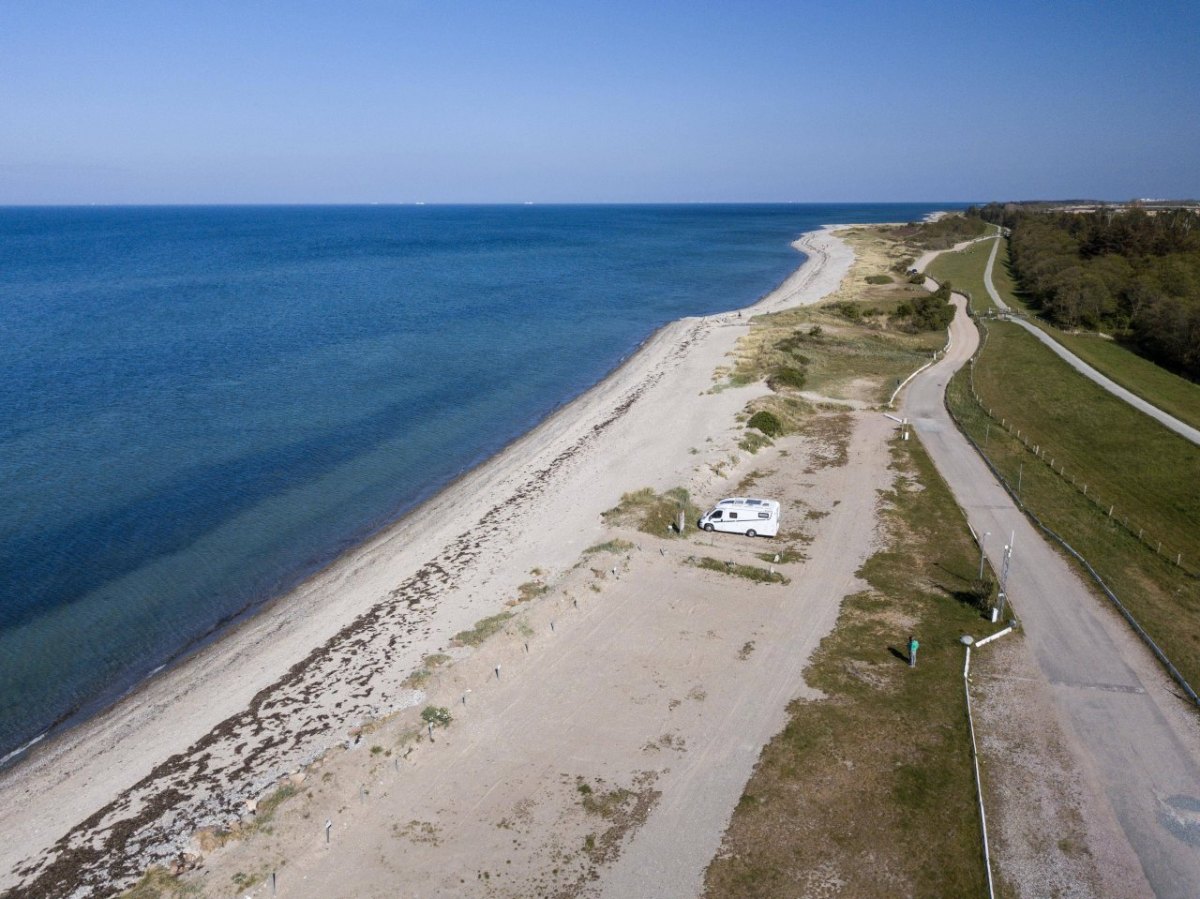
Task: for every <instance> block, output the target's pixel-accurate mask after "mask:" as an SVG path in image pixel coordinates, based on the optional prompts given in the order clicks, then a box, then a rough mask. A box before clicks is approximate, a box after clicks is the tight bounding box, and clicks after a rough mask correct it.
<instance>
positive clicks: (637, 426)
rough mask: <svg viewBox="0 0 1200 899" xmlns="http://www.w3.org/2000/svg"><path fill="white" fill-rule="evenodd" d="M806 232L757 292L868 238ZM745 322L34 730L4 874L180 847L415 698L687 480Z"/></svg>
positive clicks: (632, 377)
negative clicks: (686, 461)
mask: <svg viewBox="0 0 1200 899" xmlns="http://www.w3.org/2000/svg"><path fill="white" fill-rule="evenodd" d="M796 246H797V247H798V248H800V249H802V250H804V251H805V252H806V253H808V254H809V258H808V260H807V261H806V262H805V263H804V264H803V265H801V266H800V267H799V268H798V269H797V270H796V271H795V272H794V273H793V274H792V275H790V276H789V277H788V278H787V279H785V281H784V282H783V283H782V284H781V285H779V287H778V288H776V290H774V291H773V292H772V293H770V294H769V295H768V296H766V297H764V298H763V299H762V300H760V301H759V302H758V303H756V304H754V305H753V306H751V307H748V308H747V310H743V312H746V311H752V312H759V311H774V310H776V309H779V308H784V307H786V306H790V305H795V304H798V303H805V302H814V301H816V300H818V299H820V298H821V297H822V296H824V295H825V294H827V293H828V292H830V291H831V290H833V289H834V288H835V287H836V286H837V284H838V283H839V282H840V280H841V278H842V276H843V275H844V274H845V271H846V270H847V269H848V267H849V263H850V261H851V258H852V254H851V252H850V251H849V249H848V248H846V247H845V245H844V244H842V243H841V242H840V241H838V240H837V239H836V238H835V237H834V236H833V235H832V234H831V233H830V231H829V230H828V229H826V230H823V231H817V232H811V233H809V234H807V235H805V236H804V237H802V238H801V239H800V240H799V241H797V243H796ZM747 327H748V316H747V317H745V318H743V317H742V314H741V313H739V312H736V311H735V312H730V313H725V314H722V315H719V316H710V317H708V318H705V319H684V320H681V321H677V322H674V323H672V324H670V325H668V326H666V327H664V328H663V329H661V330H660V331H659V332H658V333H656V334H655V335H653V336H652V337H651V338H650V339H649V340H647V342H646V343H645V344H644V345H643V346H642V348H641V349H640V350H639V351H638V352H637V353H635V354H634V355H633V356H631V357H630V358H629V359H628V360H626V362H625V363H624V364H623V365H621V366H620V367H619V368H618V369H617V370H615V371H614V372H613V373H612V374H611V375H610V376H609V377H608V378H606V379H605V380H604V381H602V382H601V383H599V384H597V385H596V386H595V387H593V388H592V389H591V390H589V391H588V392H587V393H585V394H584V395H582V396H581V397H579V398H578V399H576V400H575V401H573V402H572V403H570V404H568V405H567V406H565V407H563V408H562V409H560V410H558V411H557V412H555V413H554V414H552V415H551V416H550V417H549V418H548V419H547V420H546V421H544V422H543V423H542V424H541V425H539V426H538V427H537V428H535V429H534V430H533V431H531V432H530V433H529V434H527V435H525V436H524V437H522V438H520V439H519V440H517V441H516V442H514V443H513V444H512V445H510V446H509V447H507V448H506V449H505V450H504V451H503V452H501V453H500V454H498V455H497V456H495V457H493V458H492V459H490V460H489V461H487V462H485V463H484V464H482V465H481V466H479V467H478V468H476V469H474V470H473V471H471V472H469V473H468V474H466V475H465V476H463V477H462V478H461V479H460V480H459V481H457V482H455V483H454V484H452V485H451V486H449V487H448V488H447V489H446V490H445V491H443V492H442V493H440V494H439V495H438V496H436V497H434V498H433V499H431V500H429V501H428V502H426V503H425V504H424V505H422V506H420V507H419V508H418V509H416V510H414V512H412V513H411V514H410V515H408V516H406V517H405V518H404V519H403V520H401V521H400V522H398V523H396V524H395V525H393V526H392V527H390V528H388V529H387V530H385V531H383V532H381V533H380V534H378V535H377V536H375V537H374V538H372V539H371V540H369V541H367V542H366V543H365V544H363V545H362V546H360V547H358V548H356V549H353V550H351V551H349V552H348V553H346V554H345V555H344V556H343V557H341V558H340V559H339V560H337V561H336V562H335V563H334V564H333V565H331V566H329V567H328V568H326V569H325V570H323V571H321V572H319V573H318V574H317V575H315V576H313V577H312V578H310V579H309V580H307V581H306V582H305V583H303V584H302V585H300V587H298V588H297V589H296V590H294V591H292V592H291V593H290V594H288V595H287V596H285V597H282V598H281V599H279V600H277V601H275V602H274V603H272V604H271V605H270V606H268V607H267V608H266V609H264V610H262V611H261V612H259V613H258V614H257V615H255V616H254V617H253V618H251V619H250V620H247V621H246V622H244V623H242V624H241V625H239V626H238V627H236V628H235V629H233V630H232V631H231V632H230V633H229V634H228V635H226V636H225V637H223V638H222V639H220V640H218V641H216V642H215V643H213V644H211V645H210V646H208V647H206V648H205V649H204V650H202V651H201V652H199V653H197V654H196V655H195V656H193V657H192V658H190V659H187V660H185V661H184V662H182V663H181V664H179V665H178V666H176V667H175V668H173V669H171V670H169V671H167V672H165V673H164V674H162V675H161V676H160V677H158V678H156V679H154V680H152V681H151V682H149V683H147V684H145V685H144V686H143V687H142V688H140V689H139V690H137V691H136V692H134V693H133V694H132V695H130V696H128V697H126V698H125V699H124V700H123V701H122V702H120V703H119V704H118V705H117V706H115V707H114V708H113V709H111V710H109V711H108V712H106V713H104V714H102V715H101V716H99V717H98V718H96V719H94V720H92V721H89V722H87V723H85V724H83V725H81V726H79V727H77V728H75V729H74V730H71V731H68V732H66V733H64V734H62V735H60V736H58V737H56V738H55V739H53V740H50V741H48V742H47V743H46V744H45V745H39V746H38V747H36V749H35V751H34V752H33V753H31V757H30V758H28V759H26V760H24V761H22V762H21V763H19V764H18V765H16V766H15V767H14V768H12V769H11V770H10V771H8V772H5V773H4V775H3V777H2V778H0V801H3V802H5V804H6V807H9V808H25V809H29V810H31V811H32V812H34V816H33V817H34V818H36V822H37V823H36V826H34V827H31V828H30V829H29V830H28V831H27V832H26V833H23V834H21V835H20V836H19V837H18V838H16V839H13V840H11V841H9V842H8V843H7V844H6V846H5V849H4V861H5V862H6V864H4V866H3V869H4V871H5V872H6V873H5V875H4V880H2V881H0V889H2V888H11V887H15V886H17V885H18V884H23V883H29V882H30V881H31V879H35V878H37V877H38V875H39V874H41V873H45V872H52V871H58V872H60V873H61V874H62V875H64V876H65V875H67V873H68V872H72V871H73V872H76V875H75V876H78V877H81V878H83V881H84V882H85V883H87V882H90V883H91V884H92V885H93V886H95V885H98V884H100V883H103V882H104V881H105V880H106V879H108V878H111V877H112V876H119V875H120V874H121V873H123V872H127V871H128V869H129V866H130V865H133V866H135V867H136V866H137V865H144V864H147V863H149V862H150V861H152V860H154V859H155V858H161V857H166V856H167V855H170V854H171V853H172V852H173V851H177V849H178V846H179V841H180V840H181V839H183V838H184V837H185V836H186V834H187V833H189V832H190V831H191V830H193V829H194V828H195V827H197V826H201V825H203V824H205V823H211V822H212V821H219V820H222V819H223V816H224V817H228V815H229V813H230V810H231V809H232V808H234V807H235V806H236V805H237V804H238V803H239V802H240V801H241V800H242V799H243V798H246V797H248V796H251V795H254V794H256V793H257V792H260V791H261V789H262V788H263V786H264V785H266V784H268V783H271V782H273V781H274V780H275V779H277V778H278V776H279V775H280V774H281V773H283V772H286V771H288V770H294V769H295V768H297V767H298V766H300V765H302V764H304V763H306V762H307V761H310V760H311V759H312V758H314V757H316V756H318V755H320V754H321V753H322V752H324V751H325V750H326V749H328V748H329V747H330V746H332V745H336V744H338V743H340V742H343V741H345V740H346V738H347V735H348V733H349V730H350V729H351V728H353V727H354V726H355V725H357V724H360V723H361V722H362V721H364V720H367V719H370V718H374V717H378V716H380V715H384V714H387V713H388V712H389V711H392V710H394V709H397V708H402V707H404V706H405V705H406V704H410V703H411V702H412V701H413V695H412V691H406V690H405V688H404V687H403V686H402V683H401V682H402V681H403V679H404V678H405V676H406V675H407V673H408V672H409V671H410V670H412V668H413V667H414V666H415V665H416V664H417V663H418V662H419V660H420V659H421V658H422V656H423V655H424V654H426V653H429V652H432V651H435V650H437V649H439V648H441V647H442V646H444V644H445V643H446V641H447V639H448V637H449V635H450V634H453V633H455V632H456V631H458V630H461V629H464V628H466V627H469V626H470V624H471V623H472V622H473V621H475V620H476V619H478V618H480V617H484V616H486V615H489V614H494V613H495V612H496V611H497V609H498V607H499V604H500V602H501V600H502V599H503V597H505V596H506V595H510V594H511V593H512V592H513V591H515V589H516V587H517V585H518V584H519V583H520V582H521V581H523V580H525V579H526V578H527V572H528V571H529V570H530V569H531V568H533V567H542V568H548V569H551V570H555V569H561V568H563V567H565V566H569V565H570V564H572V563H573V561H574V560H575V559H576V558H577V557H578V555H579V553H580V552H581V551H582V549H583V548H585V547H587V546H588V545H590V543H591V542H593V540H592V538H593V537H595V536H596V535H597V534H598V533H599V519H598V516H599V513H600V512H601V511H603V510H604V509H606V508H609V507H611V506H612V505H614V504H615V502H616V500H617V499H618V498H619V496H620V494H621V493H622V492H623V491H624V490H627V489H630V488H631V487H632V486H640V485H642V484H648V485H650V486H655V487H658V488H662V487H667V486H671V484H672V481H673V479H674V477H675V475H676V472H677V469H678V467H679V460H680V459H681V458H686V454H687V450H688V448H689V446H692V445H694V444H696V443H701V442H703V441H704V440H705V439H707V438H709V437H715V436H719V435H721V434H723V433H724V432H726V431H727V430H728V424H729V422H730V421H731V419H732V417H733V415H734V414H735V413H736V411H738V409H740V407H741V405H742V404H743V402H744V400H743V399H742V398H741V397H739V396H738V395H737V392H736V391H729V392H725V393H721V394H706V393H704V392H703V391H704V388H706V387H707V386H708V385H709V384H710V383H711V376H712V372H713V370H714V369H715V368H716V367H717V366H718V365H720V364H721V361H722V360H723V358H724V356H725V355H726V354H727V353H728V352H729V351H730V350H731V349H732V346H733V344H734V342H735V341H736V339H737V338H738V337H739V336H740V335H741V334H743V333H744V332H745V330H746V328H747ZM667 420H670V421H671V425H670V427H669V428H665V427H663V422H664V421H667ZM535 521H537V522H546V521H549V522H553V525H552V526H551V527H549V528H547V527H544V526H537V527H531V523H532V522H535ZM168 811H170V814H166V815H164V813H165V812H168ZM81 821H82V822H85V823H83V824H80V823H79V822H81ZM116 821H123V822H125V825H124V826H122V827H121V828H118V829H117V830H116V832H114V830H113V828H112V827H111V825H112V823H115V822H116ZM97 846H99V847H100V849H99V851H97ZM114 865H116V866H117V868H114V867H113V866H114ZM121 866H124V867H121Z"/></svg>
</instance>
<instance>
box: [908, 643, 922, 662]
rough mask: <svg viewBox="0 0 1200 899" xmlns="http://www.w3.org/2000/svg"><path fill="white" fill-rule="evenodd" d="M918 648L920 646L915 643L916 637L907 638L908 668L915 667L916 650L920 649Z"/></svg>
mask: <svg viewBox="0 0 1200 899" xmlns="http://www.w3.org/2000/svg"><path fill="white" fill-rule="evenodd" d="M920 646H921V644H920V643H918V642H917V638H916V637H909V638H908V667H909V668H916V667H917V650H918V649H919V648H920Z"/></svg>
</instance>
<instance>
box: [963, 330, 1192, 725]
mask: <svg viewBox="0 0 1200 899" xmlns="http://www.w3.org/2000/svg"><path fill="white" fill-rule="evenodd" d="M986 344H987V329H986V327H985V328H984V339H983V340H982V341H981V342H980V345H979V349H978V350H977V351H976V353H975V357H974V358H972V360H971V365H970V366H969V369H970V370H969V373H968V379H969V382H970V387H971V396H972V397H973V398H974V399H975V401H976V403H978V404H979V407H980V409H981V410H982V411H985V412H986V411H988V410H986V409H985V408H984V406H983V404H982V403H981V402H980V400H979V395H978V394H977V393H976V392H975V368H974V361H975V358H978V356H979V353H981V352H982V351H983V348H984V347H985V346H986ZM942 400H943V403H944V404H945V406H946V411H947V412H948V413H949V414H950V418H951V420H953V422H954V424H955V425H956V426H957V427H958V430H959V432H960V433H961V434H962V435H963V437H965V438H966V439H967V442H968V443H970V444H971V446H972V447H974V449H975V452H977V453H978V454H979V457H980V458H981V459H983V462H984V464H985V465H987V467H988V469H989V470H990V471H991V472H992V474H993V475H995V477H996V479H997V480H998V481H999V482H1000V485H1001V486H1002V487H1003V488H1004V490H1005V491H1006V492H1007V493H1008V495H1009V496H1010V497H1012V500H1013V502H1014V503H1016V506H1017V508H1018V509H1020V510H1021V511H1022V512H1023V513H1024V514H1025V516H1026V517H1027V518H1028V519H1029V520H1030V521H1032V522H1033V523H1034V525H1035V526H1036V527H1037V528H1038V529H1039V530H1041V531H1042V532H1043V533H1044V534H1046V535H1047V536H1048V537H1050V538H1051V539H1052V540H1054V542H1056V543H1057V544H1059V545H1060V546H1061V547H1062V548H1063V549H1065V550H1066V551H1067V552H1068V553H1070V554H1071V556H1072V557H1073V558H1075V559H1076V560H1078V562H1079V563H1080V564H1081V565H1083V567H1084V569H1085V570H1086V571H1087V572H1088V574H1089V575H1091V577H1092V579H1093V580H1095V582H1096V583H1097V584H1098V585H1099V587H1100V589H1101V590H1103V591H1104V595H1105V596H1107V597H1108V599H1109V600H1110V601H1111V602H1112V604H1113V605H1114V606H1115V607H1116V609H1117V611H1119V612H1120V613H1121V616H1122V617H1123V618H1124V619H1125V620H1126V621H1127V622H1129V625H1130V627H1132V628H1133V630H1134V632H1135V633H1136V634H1137V635H1138V636H1139V637H1141V639H1142V641H1143V642H1144V643H1145V644H1146V645H1147V646H1148V647H1149V648H1150V651H1151V652H1153V653H1154V656H1155V658H1157V659H1158V661H1159V662H1160V663H1161V664H1162V666H1163V667H1164V668H1165V669H1166V671H1167V673H1168V674H1169V675H1170V676H1171V678H1172V679H1173V680H1174V681H1175V682H1176V683H1177V684H1179V686H1180V687H1181V688H1182V689H1183V691H1184V693H1186V694H1187V696H1188V698H1189V699H1190V700H1191V701H1192V702H1193V703H1195V704H1197V705H1200V696H1197V695H1196V691H1195V690H1194V689H1193V688H1192V685H1191V684H1189V683H1188V682H1187V680H1186V679H1185V678H1184V676H1183V675H1182V674H1180V672H1179V669H1178V668H1176V667H1175V665H1174V664H1173V663H1172V662H1171V660H1170V659H1169V658H1167V655H1166V653H1164V652H1163V651H1162V649H1160V648H1159V646H1158V644H1157V643H1155V642H1154V639H1153V638H1152V637H1151V636H1150V635H1149V634H1148V633H1146V630H1145V628H1143V627H1142V626H1141V624H1139V623H1138V621H1137V619H1136V618H1134V616H1133V613H1132V612H1130V611H1129V609H1128V608H1126V606H1125V604H1124V603H1123V602H1121V600H1120V599H1119V598H1118V597H1117V595H1116V594H1115V593H1113V591H1112V590H1111V589H1110V588H1109V586H1108V584H1106V583H1105V582H1104V579H1103V578H1102V577H1100V574H1099V572H1097V571H1096V569H1095V568H1093V567H1092V564H1091V563H1090V562H1089V561H1088V560H1087V559H1085V558H1084V557H1083V555H1082V554H1081V553H1079V552H1078V551H1077V550H1076V549H1075V548H1074V547H1073V546H1071V545H1070V544H1069V543H1067V541H1066V540H1064V539H1063V538H1062V537H1060V536H1059V535H1058V534H1057V533H1055V532H1054V531H1053V530H1051V529H1050V528H1048V527H1047V526H1046V525H1045V524H1043V523H1042V520H1041V519H1040V518H1038V516H1037V515H1036V514H1035V513H1034V512H1033V511H1031V510H1030V509H1029V508H1028V507H1027V506H1026V505H1025V504H1024V503H1023V502H1022V501H1021V497H1020V494H1019V492H1018V491H1016V490H1015V489H1014V488H1013V485H1012V484H1011V483H1009V481H1008V479H1007V478H1005V476H1004V475H1003V474H1002V473H1001V472H1000V470H999V469H998V468H997V467H996V466H995V464H993V462H992V460H991V459H990V458H989V457H988V455H987V453H986V452H985V451H984V450H983V449H982V448H981V447H980V446H979V444H978V443H976V442H975V439H974V438H973V437H972V436H971V435H970V433H969V432H968V431H967V429H966V427H965V426H964V424H963V422H962V421H961V420H960V419H959V417H958V415H957V414H956V413H955V411H954V408H953V406H951V404H950V399H949V395H948V391H947V393H946V394H943V397H942ZM988 417H989V418H991V417H992V416H991V415H990V413H989V415H988ZM1059 473H1060V474H1061V472H1059ZM1131 533H1132V532H1131ZM1143 542H1145V541H1143ZM1180 567H1182V565H1181V566H1180ZM1184 571H1187V573H1188V574H1190V575H1191V576H1193V577H1195V576H1196V575H1195V574H1193V573H1192V572H1190V571H1188V569H1186V568H1185V569H1184Z"/></svg>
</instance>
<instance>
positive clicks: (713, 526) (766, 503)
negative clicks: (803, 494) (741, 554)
mask: <svg viewBox="0 0 1200 899" xmlns="http://www.w3.org/2000/svg"><path fill="white" fill-rule="evenodd" d="M697 524H698V525H699V526H700V527H702V528H703V529H704V530H706V531H728V532H729V533H731V534H745V535H746V536H747V537H758V536H763V537H774V536H775V535H776V534H778V533H779V503H778V502H777V501H776V500H773V499H748V498H746V497H740V496H734V497H730V498H729V499H723V500H721V501H720V502H719V503H717V504H716V505H715V506H713V508H712V511H710V512H709V513H708V514H706V515H705V516H704V517H703V518H701V519H700V521H699V522H697Z"/></svg>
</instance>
